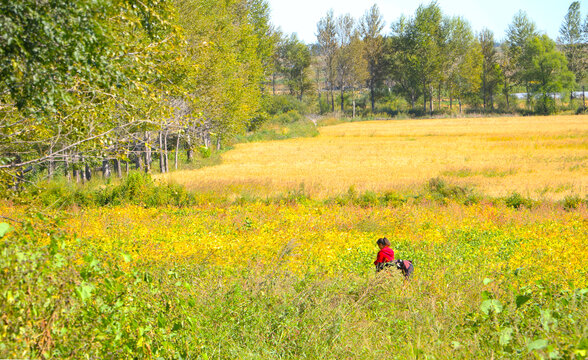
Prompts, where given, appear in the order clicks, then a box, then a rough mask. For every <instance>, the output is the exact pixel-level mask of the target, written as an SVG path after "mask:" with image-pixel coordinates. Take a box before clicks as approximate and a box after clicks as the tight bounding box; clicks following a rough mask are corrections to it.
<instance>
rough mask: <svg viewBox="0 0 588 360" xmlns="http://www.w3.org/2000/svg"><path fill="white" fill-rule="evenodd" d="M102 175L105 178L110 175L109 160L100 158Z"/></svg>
mask: <svg viewBox="0 0 588 360" xmlns="http://www.w3.org/2000/svg"><path fill="white" fill-rule="evenodd" d="M102 176H104V178H105V179H108V178H109V177H110V161H109V160H102Z"/></svg>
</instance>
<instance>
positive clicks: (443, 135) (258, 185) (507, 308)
mask: <svg viewBox="0 0 588 360" xmlns="http://www.w3.org/2000/svg"><path fill="white" fill-rule="evenodd" d="M587 120H588V117H586V116H584V117H581V116H578V117H544V118H491V119H483V118H472V119H439V120H437V119H435V120H402V121H400V120H398V121H386V122H384V121H382V122H357V123H344V124H339V125H335V126H326V127H321V128H320V129H319V131H320V134H319V135H318V136H316V137H312V138H298V139H291V140H282V141H272V142H256V143H248V144H241V145H237V146H236V148H235V149H234V150H231V151H228V152H226V153H224V154H223V158H222V163H221V164H220V165H215V166H212V167H206V168H202V169H198V170H192V171H184V172H174V173H171V174H169V175H167V176H166V177H165V178H163V177H161V176H159V177H158V179H159V181H156V182H152V181H151V180H150V179H147V178H145V177H141V176H139V175H137V174H135V175H133V176H131V177H129V179H127V180H125V181H123V182H122V183H121V184H118V185H111V186H110V187H107V186H101V187H99V188H98V189H96V190H95V191H93V192H89V191H84V190H80V189H73V190H72V189H69V188H66V187H64V186H61V187H59V186H54V187H53V188H51V189H50V190H48V191H46V192H44V193H41V194H40V195H39V196H38V198H39V199H40V200H39V201H41V203H42V204H43V205H44V209H43V211H38V208H39V206H36V207H35V206H31V204H18V203H16V202H12V203H10V202H3V203H1V204H0V215H2V216H3V217H4V218H8V219H12V220H17V221H10V220H6V221H7V222H10V225H11V228H8V225H2V224H0V237H1V238H2V241H0V253H1V254H2V256H1V257H0V274H2V276H1V277H0V308H1V309H2V315H1V317H0V358H54V359H57V358H75V359H92V358H104V359H119V358H122V359H131V358H147V359H380V358H389V359H455V358H457V359H585V358H586V357H587V356H588V235H587V234H588V208H587V207H586V201H585V197H586V195H587V188H586V186H587V185H588V183H587V181H588V179H587V178H588V177H587V173H586V171H587V170H586V169H587V167H586V166H587V162H588V147H587V142H586V139H587V138H588V137H587V135H588V122H587ZM432 178H433V180H431V179H432ZM165 179H168V180H169V181H170V182H172V183H179V184H182V185H185V188H182V187H179V186H177V185H168V183H166V182H165V181H162V180H165ZM300 184H303V186H301V185H300ZM186 188H187V189H188V191H187V190H186ZM468 189H473V190H468ZM513 193H516V196H515V194H513ZM66 198H67V199H69V200H68V202H65V201H61V202H60V201H58V200H59V199H61V200H63V199H66ZM564 198H565V199H567V200H565V201H561V200H562V199H564ZM56 204H57V205H56ZM382 236H386V237H388V238H389V239H390V240H391V243H392V247H393V249H394V251H395V253H396V257H397V258H402V259H411V260H413V261H414V264H415V269H416V270H415V274H414V277H413V278H412V280H411V281H410V282H405V281H404V280H403V278H402V276H401V275H400V273H398V272H397V271H390V272H382V273H378V274H376V273H375V272H374V268H373V260H374V258H375V255H376V252H377V247H376V246H375V241H376V240H377V238H379V237H382Z"/></svg>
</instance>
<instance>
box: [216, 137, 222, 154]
mask: <svg viewBox="0 0 588 360" xmlns="http://www.w3.org/2000/svg"><path fill="white" fill-rule="evenodd" d="M216 149H217V150H220V149H221V135H220V134H218V135H217V137H216Z"/></svg>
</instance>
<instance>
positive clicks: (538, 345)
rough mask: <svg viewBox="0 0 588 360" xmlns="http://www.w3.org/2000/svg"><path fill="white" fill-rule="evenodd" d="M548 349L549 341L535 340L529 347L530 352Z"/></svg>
mask: <svg viewBox="0 0 588 360" xmlns="http://www.w3.org/2000/svg"><path fill="white" fill-rule="evenodd" d="M546 347H547V340H544V339H539V340H535V341H533V342H531V343H529V344H528V345H527V349H528V350H529V352H531V351H534V350H541V349H544V348H546Z"/></svg>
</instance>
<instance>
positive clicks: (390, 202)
mask: <svg viewBox="0 0 588 360" xmlns="http://www.w3.org/2000/svg"><path fill="white" fill-rule="evenodd" d="M12 200H13V201H14V202H15V203H17V204H18V203H21V204H36V205H39V206H43V207H45V208H53V209H56V208H67V207H71V206H79V207H88V206H118V205H124V204H130V205H141V206H145V207H158V206H168V205H169V206H180V207H185V206H194V205H200V204H209V203H215V204H223V205H228V204H234V203H238V204H246V203H266V204H269V203H287V204H296V203H316V204H337V205H357V206H363V207H373V206H378V207H380V206H383V207H388V206H392V207H394V206H400V205H402V204H405V203H429V202H434V203H439V204H442V205H446V204H448V203H450V202H457V203H459V204H463V205H472V204H477V203H480V202H490V203H494V204H499V203H500V204H506V205H507V206H509V207H512V208H516V209H518V208H533V207H538V206H542V205H555V206H559V207H561V208H563V209H565V210H570V209H576V208H578V207H581V206H588V198H582V197H580V196H577V195H576V196H568V197H566V198H565V199H563V200H561V201H557V202H554V201H549V200H543V201H541V200H534V199H531V198H527V197H525V196H523V195H521V194H519V193H517V192H513V193H512V194H511V195H509V196H506V197H502V198H490V197H487V196H483V195H482V194H479V193H477V192H476V191H474V190H473V189H472V188H470V187H467V186H466V187H464V186H459V185H454V184H451V182H449V181H447V180H445V179H443V178H440V177H438V178H432V179H430V180H429V182H428V183H427V184H425V185H424V186H422V188H421V189H416V190H415V191H413V192H399V191H386V192H375V191H370V190H368V191H364V192H358V191H357V190H355V187H353V186H351V187H350V188H349V190H348V191H347V192H346V193H343V194H339V195H336V196H332V197H329V198H324V199H318V198H313V197H312V196H311V195H309V194H308V193H307V192H306V191H305V189H304V186H303V185H301V186H300V187H299V188H298V189H295V190H290V191H287V192H284V193H282V194H279V195H276V196H266V197H260V196H254V195H250V194H247V193H242V194H241V195H240V196H238V197H236V198H234V197H232V198H229V197H227V196H221V195H218V194H215V193H213V192H194V191H189V190H186V189H185V187H183V186H180V185H177V184H173V183H166V182H157V181H154V180H153V179H152V178H151V176H150V175H148V174H144V173H141V172H132V173H130V174H129V176H127V177H126V178H124V179H123V180H121V181H114V182H108V183H104V182H102V181H96V182H93V183H90V184H85V185H79V184H74V183H69V182H67V181H65V180H64V179H62V180H58V181H52V182H49V183H45V184H40V186H39V187H37V188H35V189H28V190H27V192H25V193H21V194H18V195H17V196H13V197H12Z"/></svg>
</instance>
